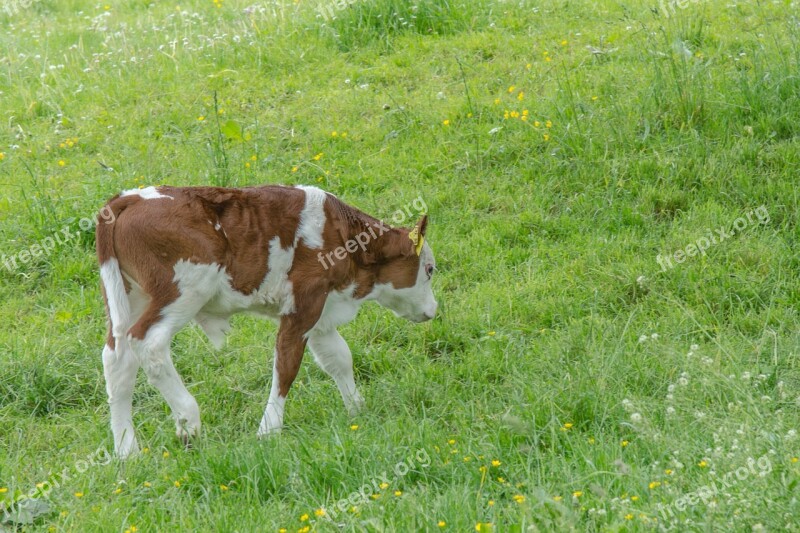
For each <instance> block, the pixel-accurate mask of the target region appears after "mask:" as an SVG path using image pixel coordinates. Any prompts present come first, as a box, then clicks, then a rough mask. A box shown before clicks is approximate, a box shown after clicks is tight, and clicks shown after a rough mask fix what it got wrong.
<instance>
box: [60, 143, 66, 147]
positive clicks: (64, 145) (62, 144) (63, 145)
mask: <svg viewBox="0 0 800 533" xmlns="http://www.w3.org/2000/svg"><path fill="white" fill-rule="evenodd" d="M58 147H59V148H66V147H67V145H66V144H64V143H61V144H59V145H58Z"/></svg>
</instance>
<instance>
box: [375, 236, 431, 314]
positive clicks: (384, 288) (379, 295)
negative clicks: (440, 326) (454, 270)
mask: <svg viewBox="0 0 800 533" xmlns="http://www.w3.org/2000/svg"><path fill="white" fill-rule="evenodd" d="M426 265H434V266H435V265H436V263H435V261H434V258H433V250H431V248H430V246H428V243H425V244H424V245H423V246H422V251H421V253H420V257H419V270H418V271H417V281H416V283H414V285H413V286H411V287H406V288H405V289H396V288H395V287H394V286H393V285H392V284H391V283H380V284H376V285H375V287H374V288H373V290H372V292H371V293H370V294H369V295H368V296H367V299H370V300H377V301H378V303H379V304H381V305H382V306H383V307H386V308H387V309H389V310H391V311H392V312H393V313H394V314H396V315H397V316H400V317H402V318H405V319H408V320H411V321H412V322H423V321H425V320H429V319H431V318H433V316H434V315H435V314H436V308H437V307H438V304H437V303H436V297H435V296H434V295H433V290H432V288H431V280H430V279H428V274H427V273H426V272H425V267H426Z"/></svg>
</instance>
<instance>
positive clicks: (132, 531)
mask: <svg viewBox="0 0 800 533" xmlns="http://www.w3.org/2000/svg"><path fill="white" fill-rule="evenodd" d="M130 530H131V533H136V532H137V531H139V528H138V527H136V526H134V525H133V524H131V527H130Z"/></svg>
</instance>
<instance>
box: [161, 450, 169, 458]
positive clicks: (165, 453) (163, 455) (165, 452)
mask: <svg viewBox="0 0 800 533" xmlns="http://www.w3.org/2000/svg"><path fill="white" fill-rule="evenodd" d="M161 457H163V458H164V459H166V458H167V457H169V452H168V451H164V453H162V454H161Z"/></svg>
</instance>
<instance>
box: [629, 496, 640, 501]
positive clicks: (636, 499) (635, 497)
mask: <svg viewBox="0 0 800 533" xmlns="http://www.w3.org/2000/svg"><path fill="white" fill-rule="evenodd" d="M631 501H632V502H636V501H639V497H638V496H631Z"/></svg>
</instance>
